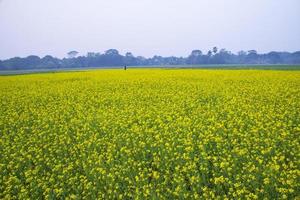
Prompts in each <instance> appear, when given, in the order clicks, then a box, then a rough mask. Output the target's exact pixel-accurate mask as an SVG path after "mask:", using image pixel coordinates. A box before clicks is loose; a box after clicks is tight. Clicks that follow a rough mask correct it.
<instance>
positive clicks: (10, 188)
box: [0, 69, 300, 199]
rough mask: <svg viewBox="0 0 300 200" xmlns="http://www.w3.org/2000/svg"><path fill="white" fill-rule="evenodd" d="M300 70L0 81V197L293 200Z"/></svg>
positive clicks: (299, 172)
mask: <svg viewBox="0 0 300 200" xmlns="http://www.w3.org/2000/svg"><path fill="white" fill-rule="evenodd" d="M299 110H300V72H299V71H262V70H261V71H260V70H187V69H185V70H180V69H178V70H161V69H153V70H150V69H132V70H127V71H124V70H95V71H83V72H68V73H45V74H31V75H18V76H1V77H0V199H44V198H45V199H145V198H146V199H295V198H299V191H300V183H299V176H300V169H299V166H300V158H299V150H300V149H299V143H300V141H299V139H300V137H299V133H300V116H299Z"/></svg>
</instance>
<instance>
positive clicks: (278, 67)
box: [0, 65, 300, 75]
mask: <svg viewBox="0 0 300 200" xmlns="http://www.w3.org/2000/svg"><path fill="white" fill-rule="evenodd" d="M127 68H128V69H153V68H160V69H229V70H234V69H236V70H240V69H254V70H300V65H158V66H127ZM95 69H123V67H122V66H116V67H97V68H96V67H88V68H54V69H28V70H0V75H13V74H32V73H48V72H65V71H86V70H95Z"/></svg>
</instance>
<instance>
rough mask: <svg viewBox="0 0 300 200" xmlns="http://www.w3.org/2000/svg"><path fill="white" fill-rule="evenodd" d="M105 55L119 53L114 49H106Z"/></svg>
mask: <svg viewBox="0 0 300 200" xmlns="http://www.w3.org/2000/svg"><path fill="white" fill-rule="evenodd" d="M105 54H106V55H119V51H118V50H116V49H108V50H107V51H105Z"/></svg>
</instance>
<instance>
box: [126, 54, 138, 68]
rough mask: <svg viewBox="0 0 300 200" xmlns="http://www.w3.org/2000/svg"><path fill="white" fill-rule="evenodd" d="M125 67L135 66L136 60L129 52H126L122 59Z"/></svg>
mask: <svg viewBox="0 0 300 200" xmlns="http://www.w3.org/2000/svg"><path fill="white" fill-rule="evenodd" d="M124 63H125V65H136V64H137V62H136V58H135V57H134V56H133V54H132V53H131V52H127V53H126V54H125V57H124Z"/></svg>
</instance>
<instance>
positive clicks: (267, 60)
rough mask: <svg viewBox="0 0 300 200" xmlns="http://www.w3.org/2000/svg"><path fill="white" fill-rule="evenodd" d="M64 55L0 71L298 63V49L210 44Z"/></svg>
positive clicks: (15, 61) (22, 61) (3, 64)
mask: <svg viewBox="0 0 300 200" xmlns="http://www.w3.org/2000/svg"><path fill="white" fill-rule="evenodd" d="M67 55H68V57H67V58H63V59H58V58H55V57H52V56H49V55H47V56H45V57H43V58H40V57H38V56H34V55H32V56H28V57H26V58H20V57H15V58H11V59H7V60H2V61H1V60H0V69H1V70H16V69H22V70H23V69H51V68H82V67H83V68H84V67H109V66H124V65H127V66H137V65H139V66H142V65H143V66H150V65H201V64H202V65H203V64H300V51H297V52H294V53H289V52H274V51H273V52H270V53H266V54H258V53H257V51H255V50H250V51H240V52H238V53H237V54H233V53H231V52H230V51H227V50H226V49H220V50H218V48H217V47H214V48H213V49H212V50H210V51H208V52H207V53H205V54H204V53H203V52H202V51H201V50H193V51H192V52H191V54H190V55H189V56H188V57H174V56H171V57H162V56H153V57H152V58H145V57H142V56H134V55H133V54H132V53H130V52H128V53H126V54H125V55H121V54H120V53H119V52H118V50H116V49H109V50H107V51H105V52H104V53H103V54H101V53H94V52H89V53H87V55H86V56H78V52H77V51H70V52H69V53H68V54H67Z"/></svg>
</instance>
